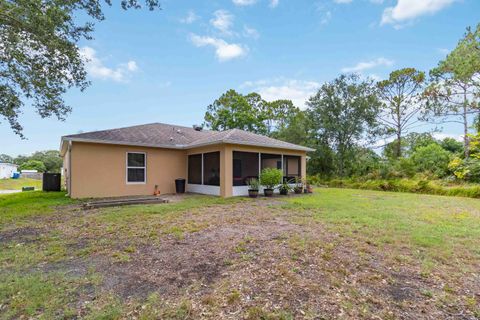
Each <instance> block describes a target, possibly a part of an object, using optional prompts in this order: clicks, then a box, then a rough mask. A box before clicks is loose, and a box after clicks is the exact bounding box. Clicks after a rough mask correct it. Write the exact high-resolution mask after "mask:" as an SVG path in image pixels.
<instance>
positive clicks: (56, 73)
mask: <svg viewBox="0 0 480 320" xmlns="http://www.w3.org/2000/svg"><path fill="white" fill-rule="evenodd" d="M102 4H106V5H111V1H110V0H105V1H104V2H102V1H101V0H100V1H91V0H75V1H74V0H66V1H65V0H0V116H2V117H3V118H4V119H5V120H6V121H7V122H8V123H9V124H10V127H11V128H12V130H13V131H14V132H15V133H16V134H18V135H20V136H21V137H23V134H22V129H23V128H22V125H21V124H20V122H19V118H18V116H19V114H20V113H21V112H22V108H23V107H24V106H25V104H26V103H29V104H31V105H32V106H33V107H34V108H35V110H36V111H37V113H38V114H39V115H40V116H41V117H42V118H45V117H51V116H55V117H57V118H58V119H59V120H63V119H65V116H66V115H67V114H68V113H69V112H70V111H71V107H70V106H68V105H67V104H66V103H65V101H64V100H63V97H62V96H63V94H64V93H65V92H66V91H67V90H68V89H69V88H72V87H77V88H79V89H80V90H82V91H83V90H84V89H85V88H87V86H88V85H89V82H88V81H87V79H86V76H87V74H86V71H85V66H84V61H83V59H82V57H81V55H80V51H79V48H78V45H77V44H78V42H79V41H80V40H82V39H86V40H89V39H91V38H92V31H93V28H94V23H93V22H92V21H100V20H103V19H105V16H104V15H103V13H102ZM120 4H121V6H122V8H123V9H125V10H126V9H129V8H134V9H138V8H140V7H141V4H140V2H139V1H138V0H122V1H121V3H120ZM145 4H146V6H147V7H148V8H149V9H150V10H154V9H155V8H159V3H158V0H145ZM78 13H83V14H85V15H86V16H88V17H90V18H91V20H90V21H87V22H83V23H82V22H79V21H78V20H79V19H75V15H76V14H78Z"/></svg>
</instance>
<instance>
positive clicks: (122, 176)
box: [64, 142, 186, 198]
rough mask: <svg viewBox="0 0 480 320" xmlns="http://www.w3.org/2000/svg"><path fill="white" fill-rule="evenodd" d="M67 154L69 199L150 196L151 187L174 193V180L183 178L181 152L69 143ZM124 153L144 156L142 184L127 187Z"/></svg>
mask: <svg viewBox="0 0 480 320" xmlns="http://www.w3.org/2000/svg"><path fill="white" fill-rule="evenodd" d="M70 152H71V157H70V159H71V164H70V168H71V172H70V179H71V186H70V196H71V197H73V198H88V197H117V196H129V195H151V194H153V192H154V188H155V185H158V187H159V189H160V192H161V193H174V192H175V179H176V178H186V152H185V151H184V150H175V149H158V148H147V147H131V146H122V145H109V144H94V143H83V142H73V144H72V148H71V151H70ZM127 152H145V153H146V159H147V160H146V161H147V179H146V183H142V184H127V182H126V157H127ZM64 159H65V157H64Z"/></svg>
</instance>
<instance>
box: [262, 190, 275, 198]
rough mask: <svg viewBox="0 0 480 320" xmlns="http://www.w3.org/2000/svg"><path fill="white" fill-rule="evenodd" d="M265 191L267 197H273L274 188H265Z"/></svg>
mask: <svg viewBox="0 0 480 320" xmlns="http://www.w3.org/2000/svg"><path fill="white" fill-rule="evenodd" d="M263 193H264V194H265V197H271V196H273V189H263Z"/></svg>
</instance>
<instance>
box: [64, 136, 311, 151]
mask: <svg viewBox="0 0 480 320" xmlns="http://www.w3.org/2000/svg"><path fill="white" fill-rule="evenodd" d="M66 141H75V142H85V143H101V144H114V145H124V146H138V147H150V148H162V149H179V150H185V149H192V148H199V147H204V146H211V145H215V144H239V145H245V146H254V147H265V148H272V149H287V150H295V151H307V152H309V151H315V149H312V148H308V147H304V146H298V145H295V146H294V147H286V146H284V147H282V146H274V145H271V144H268V143H254V142H251V143H250V142H242V141H235V140H230V139H223V140H217V141H210V142H205V143H193V144H188V145H158V144H149V143H133V142H125V141H112V140H98V139H84V138H73V137H62V141H61V144H60V150H62V147H63V144H64V143H65V142H66Z"/></svg>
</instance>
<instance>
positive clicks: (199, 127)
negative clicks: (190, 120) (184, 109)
mask: <svg viewBox="0 0 480 320" xmlns="http://www.w3.org/2000/svg"><path fill="white" fill-rule="evenodd" d="M192 127H193V130H195V131H202V130H203V127H202V126H199V125H197V124H194V125H193V126H192Z"/></svg>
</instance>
